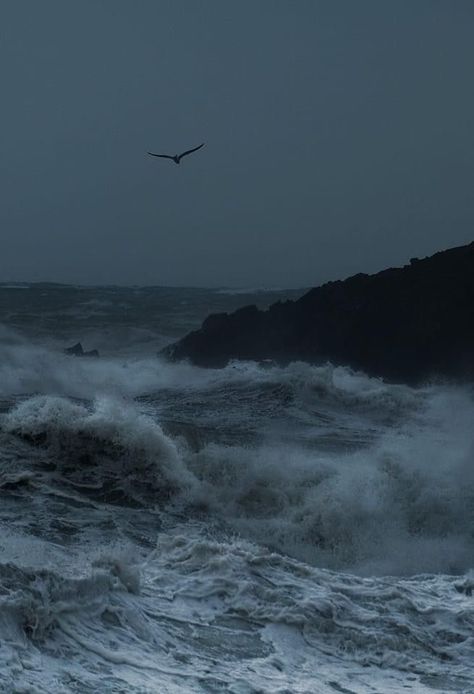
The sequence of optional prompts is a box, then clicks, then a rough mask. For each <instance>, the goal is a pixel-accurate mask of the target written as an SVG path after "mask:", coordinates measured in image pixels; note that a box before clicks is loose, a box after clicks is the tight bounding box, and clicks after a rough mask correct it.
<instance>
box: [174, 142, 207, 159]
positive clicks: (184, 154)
mask: <svg viewBox="0 0 474 694" xmlns="http://www.w3.org/2000/svg"><path fill="white" fill-rule="evenodd" d="M204 145H205V142H203V143H202V145H199V146H198V147H194V148H193V149H187V150H186V152H183V153H182V154H178V158H179V159H182V158H183V157H185V156H186V155H187V154H192V153H193V152H197V151H198V149H201V147H204Z"/></svg>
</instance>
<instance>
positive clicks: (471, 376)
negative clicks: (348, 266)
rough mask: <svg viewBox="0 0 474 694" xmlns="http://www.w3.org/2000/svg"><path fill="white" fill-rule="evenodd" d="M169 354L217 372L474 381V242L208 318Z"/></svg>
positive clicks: (414, 380)
mask: <svg viewBox="0 0 474 694" xmlns="http://www.w3.org/2000/svg"><path fill="white" fill-rule="evenodd" d="M165 354H166V355H167V356H168V357H170V358H172V359H183V358H186V359H189V360H190V361H192V362H193V363H195V364H198V365H201V366H212V367H220V366H224V365H225V364H227V363H228V362H229V360H231V359H251V360H258V361H261V360H274V361H275V362H277V363H279V364H285V363H288V362H289V361H293V360H304V361H309V362H311V363H322V362H325V361H331V362H333V363H334V364H344V365H347V366H351V367H353V368H355V369H362V370H363V371H365V372H366V373H369V374H372V375H377V376H381V377H384V378H386V379H388V380H392V381H403V382H410V383H414V382H420V381H422V380H424V379H427V378H431V377H437V376H439V377H442V378H445V377H448V378H454V379H468V380H474V243H471V244H469V245H467V246H461V247H458V248H452V249H449V250H447V251H442V252H440V253H436V254H435V255H433V256H431V257H429V258H424V259H423V260H418V259H417V258H412V259H411V260H410V264H409V265H407V266H405V267H403V268H390V269H388V270H384V271H382V272H379V273H377V274H375V275H365V274H358V275H354V276H353V277H349V278H348V279H346V280H344V281H337V282H328V283H327V284H324V285H322V286H321V287H317V288H315V289H312V290H310V291H309V292H308V293H307V294H305V295H304V296H303V297H301V298H300V299H298V300H297V301H286V302H283V303H282V302H277V303H276V304H273V305H272V306H270V308H269V309H268V310H267V311H260V310H258V309H257V308H256V307H255V306H246V307H244V308H242V309H239V310H238V311H235V313H232V314H225V313H223V314H215V315H211V316H209V317H208V318H207V319H206V320H205V321H204V323H203V325H202V327H201V329H200V330H197V331H195V332H192V333H190V334H188V335H187V336H186V337H184V338H183V339H182V340H180V341H179V342H177V343H176V344H173V345H171V346H169V347H168V348H167V349H166V350H165Z"/></svg>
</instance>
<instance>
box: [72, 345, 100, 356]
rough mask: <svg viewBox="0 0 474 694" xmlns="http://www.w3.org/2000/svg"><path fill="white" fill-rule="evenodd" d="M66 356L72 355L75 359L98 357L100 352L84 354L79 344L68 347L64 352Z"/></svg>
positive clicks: (94, 350) (90, 351)
mask: <svg viewBox="0 0 474 694" xmlns="http://www.w3.org/2000/svg"><path fill="white" fill-rule="evenodd" d="M64 352H65V354H70V355H72V356H74V357H98V356H99V352H98V350H97V349H91V350H89V351H88V352H84V350H83V348H82V345H81V343H80V342H77V343H76V344H75V345H73V346H72V347H67V348H66V349H65V350H64Z"/></svg>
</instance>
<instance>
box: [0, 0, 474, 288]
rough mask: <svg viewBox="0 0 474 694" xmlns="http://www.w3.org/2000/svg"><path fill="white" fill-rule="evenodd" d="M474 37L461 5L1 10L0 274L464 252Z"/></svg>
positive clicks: (203, 2)
mask: <svg viewBox="0 0 474 694" xmlns="http://www.w3.org/2000/svg"><path fill="white" fill-rule="evenodd" d="M473 37H474V2H473V1H472V0H186V1H185V0H140V1H138V0H41V2H40V1H39V0H2V3H1V5H0V84H1V108H0V124H1V128H0V138H1V140H0V142H1V145H0V149H1V152H0V186H1V194H2V200H1V206H0V234H1V239H0V242H1V243H0V281H10V280H17V281H20V280H23V281H38V280H51V281H58V282H72V283H76V282H79V283H86V284H99V283H115V284H170V285H208V286H215V285H229V286H267V287H268V286H280V287H285V286H286V287H297V286H308V285H315V284H319V283H320V282H322V281H326V280H329V279H338V278H342V277H345V276H347V275H350V274H354V273H356V272H361V271H366V272H372V271H376V270H379V269H382V268H384V267H387V266H389V265H399V264H403V263H404V262H406V261H407V260H408V259H409V258H410V257H411V256H424V255H427V254H431V253H432V252H434V251H436V250H439V249H442V248H447V247H449V246H453V245H459V244H463V243H467V242H469V241H472V240H474V89H473V68H474V39H473ZM201 142H205V143H206V146H205V147H204V148H203V149H202V150H201V151H199V152H197V153H196V154H193V155H191V156H189V158H186V159H184V160H183V162H182V163H181V164H180V165H179V166H176V165H175V164H174V163H173V162H171V161H167V160H162V159H155V158H152V157H149V156H147V154H146V152H147V150H152V151H157V152H160V151H161V152H169V153H171V154H173V153H175V152H180V151H182V150H183V149H187V148H190V147H192V146H196V145H198V144H200V143H201Z"/></svg>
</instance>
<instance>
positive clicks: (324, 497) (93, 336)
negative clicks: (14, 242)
mask: <svg viewBox="0 0 474 694" xmlns="http://www.w3.org/2000/svg"><path fill="white" fill-rule="evenodd" d="M293 295H294V293H293V294H292V293H290V292H287V293H284V292H276V291H274V292H270V291H268V292H258V293H255V292H250V291H249V293H248V294H247V295H244V294H237V293H233V292H228V293H227V292H225V291H211V290H184V289H176V290H172V289H160V288H148V289H139V288H133V289H124V288H113V287H109V288H88V289H84V288H80V287H62V286H54V285H31V286H30V285H18V286H3V287H1V286H0V309H1V315H0V320H1V323H2V325H1V327H0V439H1V468H0V492H1V501H2V503H1V507H0V509H1V511H0V524H1V535H0V548H1V560H0V691H2V692H7V693H10V692H12V693H13V692H16V693H18V694H19V693H20V692H21V693H25V694H26V693H30V692H32V693H38V694H40V693H41V694H43V693H46V692H47V693H48V694H59V693H63V692H75V693H78V692H79V693H86V692H114V693H116V692H124V693H125V692H127V693H128V692H132V693H134V694H138V693H140V694H148V693H155V692H159V693H160V694H161V693H167V692H170V693H173V692H176V691H181V692H216V693H217V692H233V693H234V694H243V693H246V694H247V693H248V694H250V693H257V692H259V693H269V694H270V693H274V692H279V693H280V694H283V693H285V694H289V693H293V692H295V693H296V692H300V693H303V692H304V693H305V694H309V693H311V694H313V693H318V694H319V693H321V694H337V693H341V692H344V693H345V694H356V693H357V694H365V693H367V692H372V693H374V694H375V693H378V694H385V693H388V694H390V693H398V692H410V691H412V692H414V693H415V692H422V693H423V692H434V691H436V692H474V666H473V662H474V660H473V656H474V640H473V633H474V596H473V595H472V591H473V589H474V574H473V573H471V569H472V567H473V565H474V552H473V550H474V541H473V538H474V466H473V462H474V426H473V424H474V394H473V391H472V389H471V388H469V387H465V388H463V387H459V386H456V387H454V386H450V385H447V384H442V383H432V384H426V385H425V386H423V387H420V388H409V387H407V386H404V385H389V384H386V383H384V382H382V381H380V380H377V379H373V378H369V377H367V376H365V375H364V374H362V373H355V372H353V371H351V370H349V369H346V368H342V367H337V368H335V367H333V366H332V365H331V364H325V365H321V366H310V365H307V364H303V363H293V364H290V365H289V366H287V367H286V368H279V367H276V366H269V365H266V364H264V365H258V364H255V363H243V362H234V363H232V364H230V365H229V366H227V367H226V368H224V369H221V370H204V369H199V368H197V367H193V366H191V365H189V364H186V363H177V364H171V363H168V362H166V361H165V360H163V359H161V358H160V357H158V356H157V352H158V351H159V349H161V348H162V347H163V346H164V345H166V344H167V343H169V342H170V341H171V340H173V339H175V338H177V337H179V336H181V335H183V334H184V333H185V332H187V331H188V330H189V329H192V328H194V327H196V326H197V325H199V323H200V321H201V320H202V319H203V318H204V317H205V316H206V315H207V313H209V312H210V311H214V310H232V309H233V308H235V307H236V306H238V305H242V304H244V303H250V302H253V303H258V304H259V305H260V306H265V305H268V304H269V303H270V302H272V301H275V300H276V299H278V298H284V297H288V296H293ZM78 340H81V342H82V343H83V344H84V345H85V347H86V348H87V349H95V348H97V349H99V351H100V355H101V356H100V357H99V358H97V359H94V358H77V357H74V356H70V355H67V354H65V353H64V349H65V348H66V347H69V346H70V345H71V344H73V343H74V342H77V341H78Z"/></svg>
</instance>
